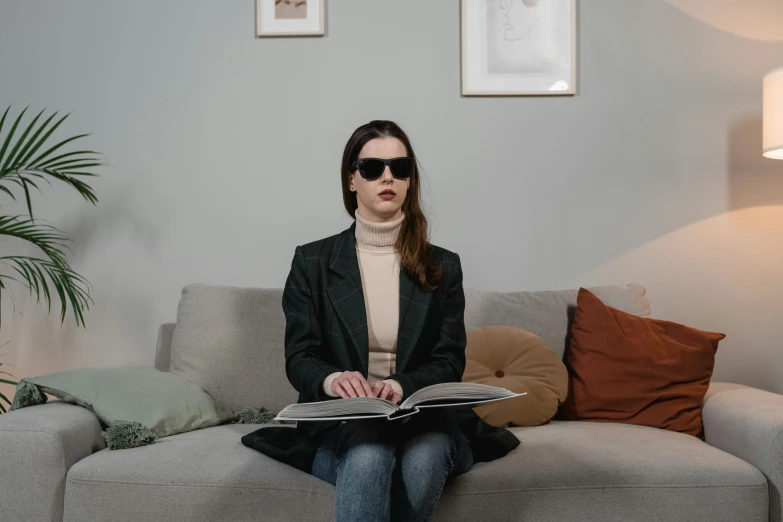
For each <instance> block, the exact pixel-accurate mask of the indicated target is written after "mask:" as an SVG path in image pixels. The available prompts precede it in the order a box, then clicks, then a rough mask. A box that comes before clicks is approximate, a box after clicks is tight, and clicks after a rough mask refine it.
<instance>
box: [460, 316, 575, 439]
mask: <svg viewBox="0 0 783 522" xmlns="http://www.w3.org/2000/svg"><path fill="white" fill-rule="evenodd" d="M465 358H466V363H465V372H464V374H463V375H462V381H463V382H478V383H481V384H490V385H492V386H501V387H503V388H506V389H509V390H511V391H513V392H516V393H521V392H527V395H524V396H522V397H515V398H513V399H506V400H503V401H498V402H491V403H489V404H485V405H483V406H478V407H476V408H473V411H475V412H476V414H478V416H479V417H481V418H482V419H484V421H485V422H487V423H488V424H491V425H493V426H508V425H514V426H538V425H539V424H544V423H546V422H548V421H549V420H551V419H552V417H554V416H555V414H556V413H557V407H558V406H559V405H560V404H561V403H562V402H563V400H564V399H565V395H566V393H567V392H568V371H567V370H566V367H565V364H563V361H561V360H560V357H558V356H557V354H556V353H555V351H554V350H553V349H552V347H551V346H549V344H547V342H546V341H544V340H543V339H541V338H540V337H538V336H537V335H534V334H532V333H530V332H528V331H526V330H522V329H521V328H513V327H510V326H480V327H478V328H473V329H471V330H470V331H469V332H468V334H467V346H466V348H465Z"/></svg>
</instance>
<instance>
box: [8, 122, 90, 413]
mask: <svg viewBox="0 0 783 522" xmlns="http://www.w3.org/2000/svg"><path fill="white" fill-rule="evenodd" d="M9 111H10V107H9V108H8V109H6V110H5V112H4V113H3V115H2V117H0V192H2V193H3V194H5V195H8V196H10V197H11V199H13V200H14V201H16V200H17V196H19V195H21V196H22V197H23V198H24V201H25V204H26V206H27V213H28V214H29V218H28V217H27V216H0V236H9V237H14V238H17V239H21V240H23V241H26V242H28V243H31V244H33V245H35V246H36V247H37V248H38V249H39V250H40V251H41V252H42V254H43V255H42V256H38V257H36V256H13V255H11V256H4V257H0V265H4V266H6V267H10V268H11V269H12V270H11V272H10V274H1V275H0V303H1V302H2V299H1V298H2V295H3V293H4V292H7V293H8V294H9V297H10V298H11V304H12V306H13V307H14V309H16V300H15V299H14V294H13V292H12V289H11V286H10V283H12V282H13V283H18V284H20V285H21V286H24V287H27V289H28V290H29V291H30V294H31V295H35V297H36V300H37V302H39V303H40V301H41V300H42V299H43V300H44V301H45V302H46V304H47V306H48V308H49V311H50V312H51V309H52V303H53V301H55V300H59V302H60V305H61V312H60V319H61V320H65V316H66V313H67V310H68V307H69V306H70V307H71V309H72V311H73V315H74V317H75V318H76V323H77V324H79V325H82V326H84V315H83V311H84V310H86V309H88V308H89V305H90V304H91V303H92V300H91V299H90V293H89V291H90V284H89V283H88V282H87V280H86V279H84V278H83V277H82V276H80V275H79V274H77V273H76V272H75V271H73V270H72V269H71V267H70V265H69V263H68V258H67V255H66V251H69V250H70V249H69V248H68V245H69V243H71V242H72V239H71V238H70V237H68V236H67V235H65V234H64V233H62V232H60V231H59V230H58V229H57V228H55V227H53V226H51V225H48V224H42V223H38V222H36V221H35V217H34V215H33V200H32V197H31V188H34V189H36V190H38V191H39V192H40V191H41V188H40V186H39V185H40V182H41V180H43V181H45V182H46V183H48V184H49V185H51V184H52V181H59V182H62V183H65V184H67V185H70V186H71V187H72V188H74V189H75V190H76V191H77V192H78V193H79V194H80V195H81V196H82V197H83V198H84V199H86V200H87V201H89V202H90V203H92V204H93V205H95V204H97V203H98V197H97V195H96V193H95V191H94V190H93V189H92V187H91V186H90V185H89V184H87V183H86V182H85V181H84V180H85V178H89V177H94V176H97V174H96V173H95V172H93V169H95V168H96V167H100V166H102V165H104V162H103V161H102V159H101V158H100V154H99V153H97V152H95V151H92V150H86V149H83V150H75V151H68V150H67V148H66V146H67V145H69V144H71V143H73V142H75V141H77V140H80V139H82V138H84V137H86V136H89V134H79V135H77V136H72V137H69V138H65V139H58V140H56V141H54V140H52V141H53V142H54V144H52V141H50V138H51V137H52V135H53V134H54V132H55V131H56V130H57V129H58V128H59V127H60V126H61V125H62V123H63V122H64V121H65V120H66V119H67V118H68V116H69V114H66V115H64V116H58V113H57V112H54V113H53V114H51V115H50V116H48V117H44V112H45V111H41V112H39V113H38V114H36V115H35V116H33V117H32V119H31V120H30V121H29V122H28V123H23V120H24V119H25V114H26V113H27V108H25V109H23V110H22V111H21V112H20V113H19V115H18V116H17V117H16V118H15V119H14V118H12V119H8V116H9ZM7 120H8V121H9V122H10V121H13V123H12V124H11V125H10V128H8V129H7V132H6V121H7ZM80 178H81V179H80ZM0 317H1V314H0ZM0 373H5V372H0ZM0 382H7V381H3V380H2V379H0ZM2 398H3V397H2V396H0V399H2ZM0 409H2V404H1V401H0Z"/></svg>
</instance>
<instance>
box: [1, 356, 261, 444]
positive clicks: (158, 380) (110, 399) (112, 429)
mask: <svg viewBox="0 0 783 522" xmlns="http://www.w3.org/2000/svg"><path fill="white" fill-rule="evenodd" d="M44 393H47V394H49V395H53V396H55V397H57V398H59V399H62V400H63V401H65V402H69V403H72V404H77V405H79V406H82V407H84V408H87V409H89V410H91V411H92V412H93V413H95V415H96V416H97V417H98V420H99V421H100V422H101V423H102V428H105V429H106V430H105V431H103V436H104V438H105V439H106V443H107V445H108V447H109V449H122V448H132V447H137V446H142V445H144V444H150V443H152V442H154V441H155V439H156V438H158V437H166V436H168V435H174V434H176V433H184V432H187V431H192V430H197V429H200V428H208V427H210V426H217V425H219V424H224V423H226V422H231V421H239V422H269V420H270V419H271V418H272V417H274V414H273V413H270V412H267V411H266V410H265V409H264V408H260V409H259V408H248V409H246V410H243V411H241V412H239V413H234V412H233V411H232V410H231V409H229V408H228V407H226V406H224V405H223V404H222V403H220V402H218V401H216V400H215V399H214V398H213V397H212V396H211V395H210V394H209V393H207V392H206V391H205V390H204V389H203V388H202V387H201V386H199V385H197V384H195V383H193V382H190V381H188V380H187V379H185V378H184V377H182V376H179V375H175V374H172V373H169V372H162V371H159V370H156V369H155V368H152V367H147V366H118V367H103V368H78V369H74V370H69V371H64V372H57V373H51V374H49V375H43V376H40V377H25V378H23V379H22V380H21V381H20V382H19V384H18V385H17V390H16V396H15V397H14V401H13V404H12V405H11V409H12V410H15V409H18V408H23V407H25V406H33V405H36V404H42V403H45V402H46V400H47V398H46V396H45V395H44Z"/></svg>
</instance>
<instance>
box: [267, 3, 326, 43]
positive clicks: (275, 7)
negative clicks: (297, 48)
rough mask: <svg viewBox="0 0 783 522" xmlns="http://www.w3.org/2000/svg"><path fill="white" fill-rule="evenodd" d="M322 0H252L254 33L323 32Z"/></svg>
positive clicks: (316, 33)
mask: <svg viewBox="0 0 783 522" xmlns="http://www.w3.org/2000/svg"><path fill="white" fill-rule="evenodd" d="M325 4H326V0H256V35H257V36H258V37H261V38H264V37H275V36H323V35H324V34H325V23H324V19H325V14H326V8H325Z"/></svg>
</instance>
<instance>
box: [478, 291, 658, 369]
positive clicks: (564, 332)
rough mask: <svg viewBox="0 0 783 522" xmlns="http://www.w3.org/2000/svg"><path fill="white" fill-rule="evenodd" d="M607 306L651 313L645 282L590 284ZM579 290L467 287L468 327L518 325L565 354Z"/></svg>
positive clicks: (638, 313) (645, 315) (646, 313)
mask: <svg viewBox="0 0 783 522" xmlns="http://www.w3.org/2000/svg"><path fill="white" fill-rule="evenodd" d="M589 290H590V291H591V292H593V293H594V294H595V295H597V296H598V298H599V299H600V300H601V301H602V302H603V303H605V304H606V305H608V306H611V307H614V308H617V309H618V310H622V311H623V312H627V313H629V314H633V315H638V316H640V317H650V303H649V301H648V300H647V293H646V291H645V288H644V287H643V286H642V285H638V284H628V285H617V286H600V287H590V288H589ZM577 293H578V290H577V289H573V290H555V291H540V292H493V291H489V290H478V289H475V288H466V289H465V328H466V329H468V330H471V329H473V328H475V327H477V326H488V325H501V326H515V327H517V328H522V329H523V330H527V331H529V332H533V333H534V334H536V335H537V336H539V337H541V338H542V339H544V340H545V341H546V342H547V343H549V345H550V346H551V347H552V348H554V350H555V353H557V355H558V356H560V358H561V359H562V358H563V354H564V353H565V349H566V346H567V342H568V341H567V336H568V331H569V328H570V324H571V321H572V320H573V314H574V311H575V310H576V296H577Z"/></svg>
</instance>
